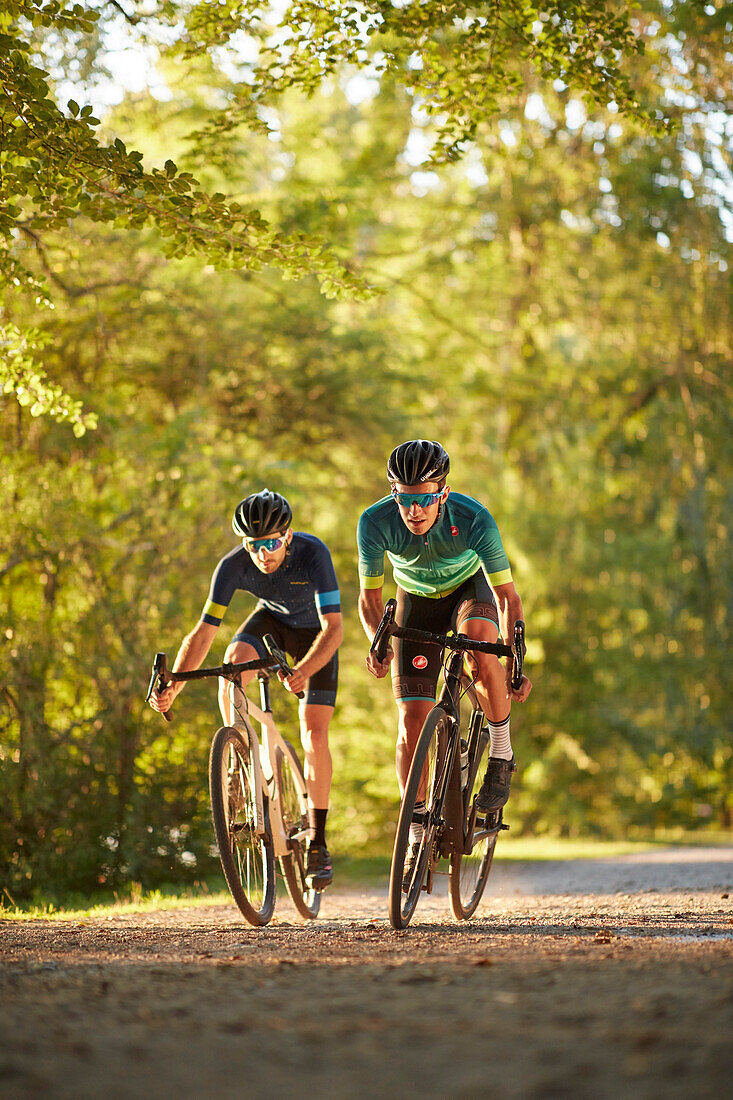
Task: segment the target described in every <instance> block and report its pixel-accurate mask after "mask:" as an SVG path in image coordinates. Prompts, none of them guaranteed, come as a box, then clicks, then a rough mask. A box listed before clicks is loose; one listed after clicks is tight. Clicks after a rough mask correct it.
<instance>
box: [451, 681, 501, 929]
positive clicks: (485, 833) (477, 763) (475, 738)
mask: <svg viewBox="0 0 733 1100" xmlns="http://www.w3.org/2000/svg"><path fill="white" fill-rule="evenodd" d="M483 724H484V719H483V714H482V712H481V709H480V708H479V706H478V701H477V700H475V709H474V710H473V713H472V714H471V716H470V720H469V724H468V729H467V733H468V736H467V741H468V752H469V783H470V789H469V790H466V791H464V792H463V794H464V806H465V807H466V812H465V814H464V835H465V832H466V829H467V826H468V825H469V824H470V823H471V818H472V816H473V802H474V799H475V797H476V795H477V794H478V792H479V789H480V787H481V781H482V779H483V773H484V769H485V766H486V763H487V760H488V747H487V746H488V737H487V735H486V734H485V733H483V732H482V727H483ZM461 726H462V727H463V723H461ZM500 826H501V811H499V812H498V813H493V814H481V815H479V816H476V817H474V825H473V843H472V847H471V851H470V852H464V853H463V854H461V853H460V852H453V853H452V855H451V858H450V867H449V871H448V882H449V897H450V907H451V911H452V913H453V916H454V917H455V918H456V920H468V919H469V917H472V916H473V914H474V913H475V912H476V909H477V908H478V904H479V902H480V901H481V896H482V894H483V892H484V888H485V887H486V882H487V879H488V877H489V872H490V871H491V863H492V860H493V858H494V849H495V847H496V838H497V836H498V835H499V828H500Z"/></svg>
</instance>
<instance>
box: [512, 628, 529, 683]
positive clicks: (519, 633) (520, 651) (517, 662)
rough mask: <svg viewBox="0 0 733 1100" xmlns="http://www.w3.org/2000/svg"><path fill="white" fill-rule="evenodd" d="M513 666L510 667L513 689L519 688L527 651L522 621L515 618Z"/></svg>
mask: <svg viewBox="0 0 733 1100" xmlns="http://www.w3.org/2000/svg"><path fill="white" fill-rule="evenodd" d="M512 649H513V650H514V667H513V668H512V687H513V688H514V690H515V691H518V690H519V687H520V685H521V683H522V676H523V669H524V654H525V653H526V651H527V647H526V645H525V643H524V621H523V620H522V619H517V621H516V622H515V624H514V645H513V646H512Z"/></svg>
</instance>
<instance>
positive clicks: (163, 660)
mask: <svg viewBox="0 0 733 1100" xmlns="http://www.w3.org/2000/svg"><path fill="white" fill-rule="evenodd" d="M167 672H168V658H167V657H166V655H165V653H156V654H155V660H154V661H153V668H152V672H151V674H150V683H149V684H148V694H147V695H146V696H145V702H146V703H149V702H150V696H151V695H152V694H153V691H155V690H157V691H162V690H163V688H164V687H165V686H166V684H167V683H168V680H167V679H166V675H167ZM158 713H159V714H161V715H162V716H163V718H165V720H166V722H170V720H171V716H170V714H169V713H168V711H162V710H161V711H158Z"/></svg>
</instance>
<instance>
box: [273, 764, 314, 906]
mask: <svg viewBox="0 0 733 1100" xmlns="http://www.w3.org/2000/svg"><path fill="white" fill-rule="evenodd" d="M288 748H290V752H286V753H283V752H279V751H278V753H277V761H276V765H275V789H276V791H277V796H278V800H279V803H280V810H281V813H282V818H283V828H284V829H285V836H286V837H287V840H288V847H289V849H290V850H289V852H288V853H287V854H286V855H284V856H281V857H280V868H281V870H282V873H283V878H284V879H285V885H286V887H287V890H288V893H289V894H290V899H291V901H292V903H293V905H294V906H295V908H296V909H297V910H298V912H299V913H300V915H301V917H304V918H305V919H306V920H313V919H314V918H315V917H317V916H318V910H319V909H320V907H321V895H320V894H319V893H318V892H317V891H316V890H313V889H311V887H310V886H308V885H307V883H306V881H305V865H306V851H307V843H306V838H307V836H308V796H307V793H306V786H305V776H304V775H303V769H302V767H301V764H300V760H299V759H298V757H297V755H296V753H295V752H294V750H293V749H292V747H291V746H288Z"/></svg>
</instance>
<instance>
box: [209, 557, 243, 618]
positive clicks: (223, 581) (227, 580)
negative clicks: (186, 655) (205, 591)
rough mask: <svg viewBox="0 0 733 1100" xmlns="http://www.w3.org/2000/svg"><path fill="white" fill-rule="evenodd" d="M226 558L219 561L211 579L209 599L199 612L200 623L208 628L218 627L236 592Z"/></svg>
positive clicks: (231, 571)
mask: <svg viewBox="0 0 733 1100" xmlns="http://www.w3.org/2000/svg"><path fill="white" fill-rule="evenodd" d="M232 573H233V570H232V569H231V567H230V563H229V559H228V556H227V557H224V558H222V559H221V561H220V562H219V564H218V565H217V567H216V569H215V570H214V573H213V576H212V578H211V585H210V587H209V598H208V599H207V601H206V603H205V604H204V609H203V611H202V612H201V621H202V622H204V623H209V625H210V626H220V625H221V620H222V619H223V618H224V613H225V611H226V609H227V608H228V607H229V604H230V602H231V599H232V596H233V595H234V593H235V592H236V588H237V586H236V584H235V583H234V578H233V576H232Z"/></svg>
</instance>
